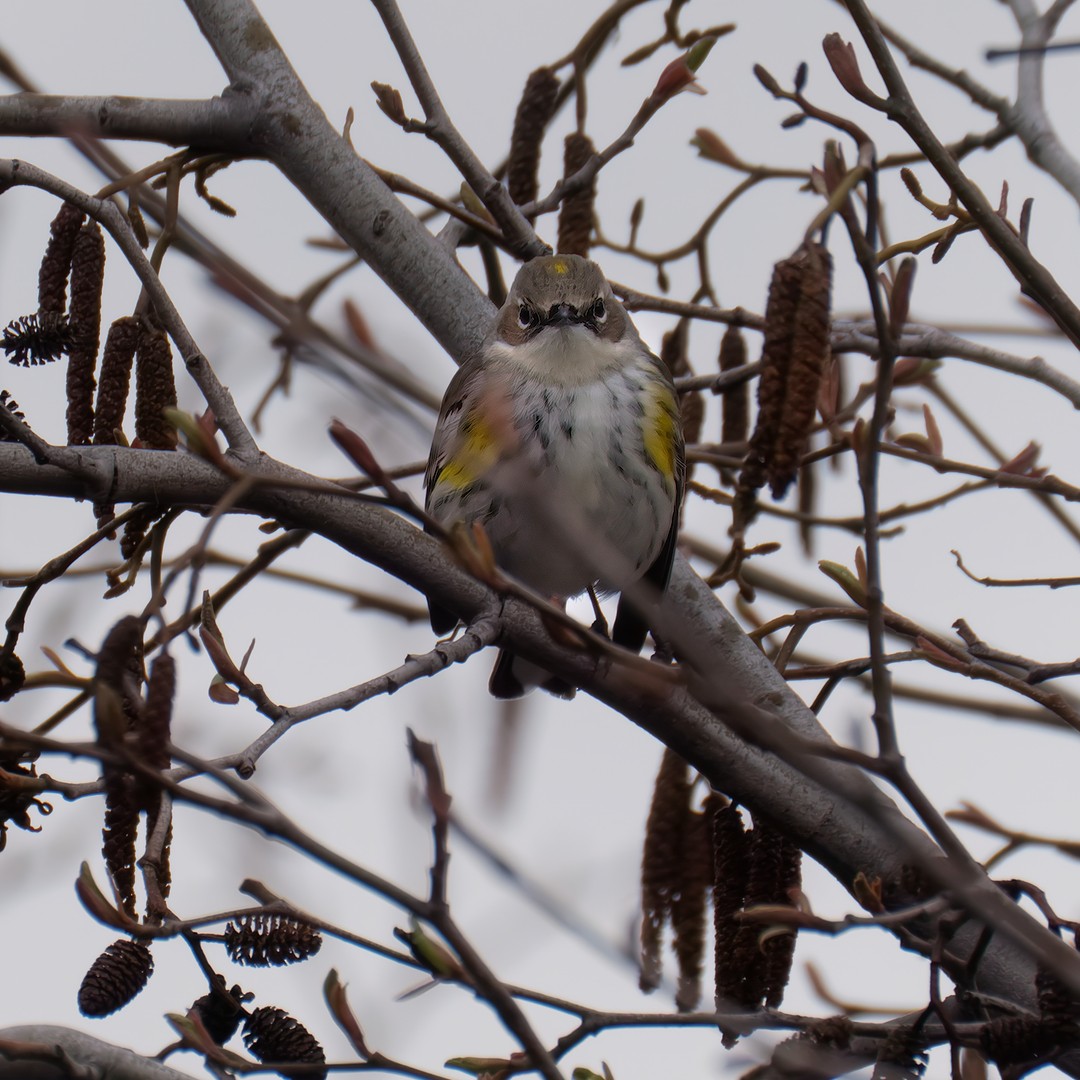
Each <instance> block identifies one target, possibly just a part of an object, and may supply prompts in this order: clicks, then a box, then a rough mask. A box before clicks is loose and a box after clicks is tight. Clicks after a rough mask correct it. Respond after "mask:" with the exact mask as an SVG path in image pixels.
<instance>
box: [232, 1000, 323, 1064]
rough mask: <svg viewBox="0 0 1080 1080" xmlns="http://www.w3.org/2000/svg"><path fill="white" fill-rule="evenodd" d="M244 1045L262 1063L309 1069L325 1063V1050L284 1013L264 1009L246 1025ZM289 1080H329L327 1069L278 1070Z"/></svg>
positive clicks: (272, 1008)
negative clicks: (293, 1063)
mask: <svg viewBox="0 0 1080 1080" xmlns="http://www.w3.org/2000/svg"><path fill="white" fill-rule="evenodd" d="M244 1043H245V1045H246V1046H247V1048H248V1050H249V1051H250V1052H251V1054H252V1056H253V1057H255V1058H258V1060H259V1061H273V1062H278V1061H281V1062H286V1061H291V1062H296V1063H298V1064H299V1063H301V1062H302V1063H304V1064H307V1065H313V1064H321V1063H322V1062H324V1061H326V1056H325V1055H324V1054H323V1048H322V1047H321V1046H320V1045H319V1044H318V1042H317V1041H316V1040H315V1037H314V1036H313V1035H312V1034H311V1032H310V1031H308V1029H307V1028H306V1027H304V1025H303V1024H301V1023H300V1021H299V1020H294V1019H293V1018H292V1017H291V1016H289V1014H288V1013H286V1012H285V1011H284V1010H282V1009H276V1008H274V1007H273V1006H272V1005H263V1006H261V1007H260V1008H258V1009H255V1010H254V1011H253V1012H252V1013H251V1015H250V1016H249V1017H247V1019H246V1020H245V1021H244ZM278 1073H279V1075H281V1076H285V1077H289V1078H290V1080H326V1070H325V1069H311V1070H308V1069H304V1070H301V1071H297V1070H295V1069H279V1070H278Z"/></svg>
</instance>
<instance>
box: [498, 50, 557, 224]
mask: <svg viewBox="0 0 1080 1080" xmlns="http://www.w3.org/2000/svg"><path fill="white" fill-rule="evenodd" d="M558 93H559V80H558V77H557V76H556V75H555V72H553V71H552V70H551V68H546V67H542V68H537V69H536V71H534V72H532V73H531V74H530V75H529V77H528V78H527V79H526V80H525V89H524V90H523V91H522V94H521V100H520V101H519V102H518V107H517V114H516V115H515V116H514V130H513V133H512V134H511V136H510V157H509V158H508V160H507V162H506V186H507V188H508V189H509V191H510V198H512V199H513V200H514V202H515V203H517V204H518V206H521V205H522V204H523V203H527V202H532V201H533V200H534V199H535V198H536V195H537V192H538V191H539V179H538V173H539V168H540V144H541V143H542V142H543V139H544V132H545V130H546V129H547V126H548V123H549V122H550V120H551V118H552V116H554V115H555V99H556V97H557V96H558Z"/></svg>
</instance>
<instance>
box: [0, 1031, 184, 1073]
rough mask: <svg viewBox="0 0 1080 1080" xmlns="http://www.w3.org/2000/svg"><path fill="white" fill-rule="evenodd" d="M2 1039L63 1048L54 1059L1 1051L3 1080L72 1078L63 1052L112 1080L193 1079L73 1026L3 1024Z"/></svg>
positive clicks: (69, 1057) (44, 1047) (56, 1048)
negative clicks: (10, 1055)
mask: <svg viewBox="0 0 1080 1080" xmlns="http://www.w3.org/2000/svg"><path fill="white" fill-rule="evenodd" d="M0 1040H3V1041H7V1042H11V1043H23V1044H30V1045H31V1046H39V1047H41V1048H42V1051H43V1052H44V1053H46V1054H48V1052H49V1051H50V1050H54V1049H55V1050H58V1051H59V1053H57V1055H56V1059H55V1060H53V1061H50V1060H47V1059H44V1060H43V1059H39V1060H33V1058H32V1057H29V1056H17V1057H16V1056H13V1057H12V1058H10V1059H5V1058H4V1056H2V1052H0V1080H70V1078H71V1069H70V1068H68V1067H66V1066H65V1065H64V1063H63V1059H62V1057H61V1056H60V1055H61V1054H63V1055H66V1056H67V1058H68V1059H69V1060H70V1061H71V1062H74V1063H75V1064H77V1065H81V1066H83V1067H84V1068H89V1069H96V1070H100V1072H95V1073H94V1075H98V1076H107V1077H108V1078H109V1080H191V1074H190V1073H181V1072H177V1071H176V1070H175V1069H170V1068H169V1066H168V1065H163V1064H162V1063H161V1062H160V1061H154V1060H153V1058H146V1057H143V1056H142V1055H141V1054H136V1053H135V1051H134V1050H128V1049H127V1047H124V1046H115V1045H113V1044H112V1043H108V1042H104V1041H103V1040H101V1039H96V1038H95V1037H94V1036H93V1035H87V1034H86V1033H85V1032H82V1031H76V1030H74V1029H73V1028H65V1027H57V1026H55V1025H52V1024H25V1025H22V1026H20V1027H9V1028H0ZM35 1056H36V1055H35Z"/></svg>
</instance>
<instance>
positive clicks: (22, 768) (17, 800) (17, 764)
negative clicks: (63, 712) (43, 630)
mask: <svg viewBox="0 0 1080 1080" xmlns="http://www.w3.org/2000/svg"><path fill="white" fill-rule="evenodd" d="M11 659H14V660H18V657H15V656H13V657H11ZM20 666H21V665H20ZM0 768H3V770H4V772H6V773H10V774H12V775H13V777H16V778H19V777H22V778H25V779H32V778H33V777H35V776H37V766H36V765H35V764H34V762H33V761H24V760H23V759H22V758H21V756H20V755H18V754H7V755H3V756H0ZM8 783H9V781H6V780H4V779H3V778H0V851H3V850H4V848H5V846H6V845H7V827H8V823H9V822H10V823H11V824H12V825H17V826H18V827H19V828H20V829H26V830H27V831H28V832H41V826H40V825H35V824H34V823H33V821H31V819H30V807H32V806H36V807H37V808H38V810H39V811H40V812H41V813H42V814H43V815H44V814H51V813H52V805H51V804H50V803H47V802H42V800H41V799H38V798H36V797H35V796H34V795H33V794H32V793H31V792H29V791H27V790H26V789H25V788H22V787H18V786H14V787H9V786H7V785H8ZM15 783H16V784H17V783H18V780H15Z"/></svg>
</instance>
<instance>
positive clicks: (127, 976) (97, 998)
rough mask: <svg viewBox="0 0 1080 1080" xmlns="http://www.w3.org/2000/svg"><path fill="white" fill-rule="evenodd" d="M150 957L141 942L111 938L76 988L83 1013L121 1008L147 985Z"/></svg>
mask: <svg viewBox="0 0 1080 1080" xmlns="http://www.w3.org/2000/svg"><path fill="white" fill-rule="evenodd" d="M153 971H154V958H153V957H152V956H151V955H150V950H149V949H148V948H147V946H146V945H145V944H144V943H143V942H141V941H128V940H127V939H126V938H121V939H120V940H119V941H114V942H113V943H112V944H111V945H110V946H109V947H108V948H107V949H106V950H105V951H104V952H103V953H102V954H101V955H100V956H99V957H98V958H97V959H96V960H95V961H94V962H93V963H92V964H91V965H90V970H89V971H87V973H86V975H85V976H84V977H83V981H82V985H81V986H80V987H79V1011H80V1012H81V1013H82V1014H83V1016H108V1015H109V1013H114V1012H116V1010H117V1009H122V1008H123V1007H124V1006H125V1005H126V1004H127V1003H128V1002H129V1001H131V999H132V998H134V997H135V996H136V995H137V994H138V993H139V991H141V990H142V988H143V987H144V986H145V985H146V984H147V982H148V981H149V979H150V976H151V975H152V974H153Z"/></svg>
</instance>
